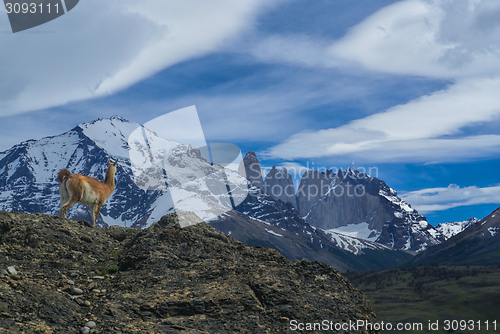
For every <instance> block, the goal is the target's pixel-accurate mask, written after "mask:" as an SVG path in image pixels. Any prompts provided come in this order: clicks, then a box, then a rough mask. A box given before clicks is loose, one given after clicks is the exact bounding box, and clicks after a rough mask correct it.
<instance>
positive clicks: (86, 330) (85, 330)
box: [80, 327, 90, 334]
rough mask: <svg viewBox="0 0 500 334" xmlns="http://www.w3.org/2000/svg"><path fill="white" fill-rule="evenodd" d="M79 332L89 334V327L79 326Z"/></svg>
mask: <svg viewBox="0 0 500 334" xmlns="http://www.w3.org/2000/svg"><path fill="white" fill-rule="evenodd" d="M80 333H82V334H89V333H90V328H88V327H82V328H80Z"/></svg>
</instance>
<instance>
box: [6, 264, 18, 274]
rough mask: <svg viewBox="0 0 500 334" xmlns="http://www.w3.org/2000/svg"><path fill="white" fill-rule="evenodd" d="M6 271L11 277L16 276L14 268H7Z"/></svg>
mask: <svg viewBox="0 0 500 334" xmlns="http://www.w3.org/2000/svg"><path fill="white" fill-rule="evenodd" d="M7 270H8V271H9V274H11V275H17V271H16V268H14V267H12V266H11V267H7Z"/></svg>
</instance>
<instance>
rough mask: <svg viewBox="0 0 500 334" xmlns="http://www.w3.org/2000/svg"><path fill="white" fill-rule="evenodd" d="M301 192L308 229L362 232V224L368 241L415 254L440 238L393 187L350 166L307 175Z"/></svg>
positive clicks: (302, 182)
mask: <svg viewBox="0 0 500 334" xmlns="http://www.w3.org/2000/svg"><path fill="white" fill-rule="evenodd" d="M328 182H329V183H328ZM311 189H312V190H311ZM301 190H304V194H305V195H302V194H299V193H298V194H297V198H298V202H299V209H300V213H301V215H302V216H304V218H305V220H306V222H308V223H309V224H310V225H312V226H315V227H319V228H322V229H325V230H330V229H337V228H340V227H345V226H350V225H358V227H353V228H352V229H356V228H358V229H361V228H362V227H361V226H362V225H361V224H364V225H366V227H363V229H365V230H366V231H368V232H366V231H365V232H364V234H365V238H366V239H368V240H371V241H375V242H378V243H381V244H383V245H386V246H389V247H392V248H394V249H400V250H406V251H415V252H418V251H422V250H424V249H426V248H427V247H430V246H432V245H436V244H439V243H440V241H441V239H442V238H441V234H440V233H439V232H438V231H436V230H435V229H434V228H433V227H432V226H431V225H430V224H429V223H428V222H427V220H426V218H425V217H423V216H421V215H420V214H419V213H418V212H417V211H416V210H415V209H413V208H412V207H411V206H410V205H408V204H407V203H405V202H404V201H402V200H401V199H400V198H399V197H398V196H397V193H396V191H394V189H391V188H390V187H388V186H387V185H386V184H385V182H383V181H382V180H379V179H378V178H373V177H371V176H369V175H367V174H365V173H360V172H359V171H357V170H355V169H354V168H350V169H348V170H347V171H345V172H344V171H342V170H340V171H339V172H338V173H336V174H335V173H333V172H330V171H327V172H326V173H318V172H317V171H315V172H308V174H307V175H306V174H305V175H304V177H303V179H302V180H301V186H300V187H299V192H300V191H301ZM313 195H316V196H313ZM309 207H310V209H309V211H307V209H308V208H309Z"/></svg>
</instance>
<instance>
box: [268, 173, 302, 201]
mask: <svg viewBox="0 0 500 334" xmlns="http://www.w3.org/2000/svg"><path fill="white" fill-rule="evenodd" d="M263 189H264V192H265V193H266V194H269V195H270V196H271V197H272V198H274V199H275V200H282V201H283V202H285V203H291V204H292V205H293V207H294V208H297V200H296V199H295V187H294V185H293V179H292V176H291V175H290V174H288V171H287V170H286V168H284V167H283V168H282V169H281V170H280V171H278V168H276V166H273V167H272V168H271V170H270V171H269V173H267V175H266V178H265V179H264V185H263Z"/></svg>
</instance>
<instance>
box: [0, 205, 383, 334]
mask: <svg viewBox="0 0 500 334" xmlns="http://www.w3.org/2000/svg"><path fill="white" fill-rule="evenodd" d="M193 219H194V218H193ZM0 253H1V254H2V256H0V276H1V278H0V332H5V333H77V332H81V333H88V332H89V331H92V332H95V333H97V332H99V333H135V332H137V333H215V332H217V333H288V332H290V326H291V321H292V320H296V321H298V322H300V323H317V322H320V321H322V320H323V319H327V320H328V321H331V322H332V323H333V324H335V323H337V322H339V323H341V322H348V321H349V320H350V321H353V322H355V321H356V320H358V319H359V320H367V321H371V322H374V321H375V315H374V314H373V313H372V310H371V307H370V304H369V302H368V301H367V300H366V298H365V296H364V295H363V293H362V292H361V291H359V290H357V289H355V288H353V287H352V286H351V284H350V283H349V282H348V281H347V279H345V278H344V277H343V276H342V275H341V274H340V273H339V272H338V271H337V270H335V269H334V268H332V267H330V266H329V265H326V264H322V263H319V262H309V261H297V262H293V261H290V260H287V259H286V258H284V257H283V256H282V255H281V254H280V253H279V252H277V251H276V250H273V249H270V248H264V247H248V246H246V245H244V244H243V243H241V242H238V241H236V240H234V239H232V238H231V237H228V236H226V235H224V234H223V233H221V232H218V231H216V230H215V229H214V228H213V227H211V226H209V225H208V224H205V223H200V224H197V225H194V226H190V227H187V228H180V226H179V222H178V220H177V219H176V216H175V215H168V216H164V217H162V218H161V219H160V221H159V222H157V223H154V224H153V225H151V226H150V227H149V228H147V229H144V230H139V229H133V228H124V227H117V226H115V227H107V228H91V227H88V226H87V225H86V224H83V223H79V222H77V221H72V220H68V219H60V218H58V217H54V216H50V215H45V214H31V215H30V214H22V213H8V212H0ZM345 333H372V332H366V331H363V330H347V331H345Z"/></svg>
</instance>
